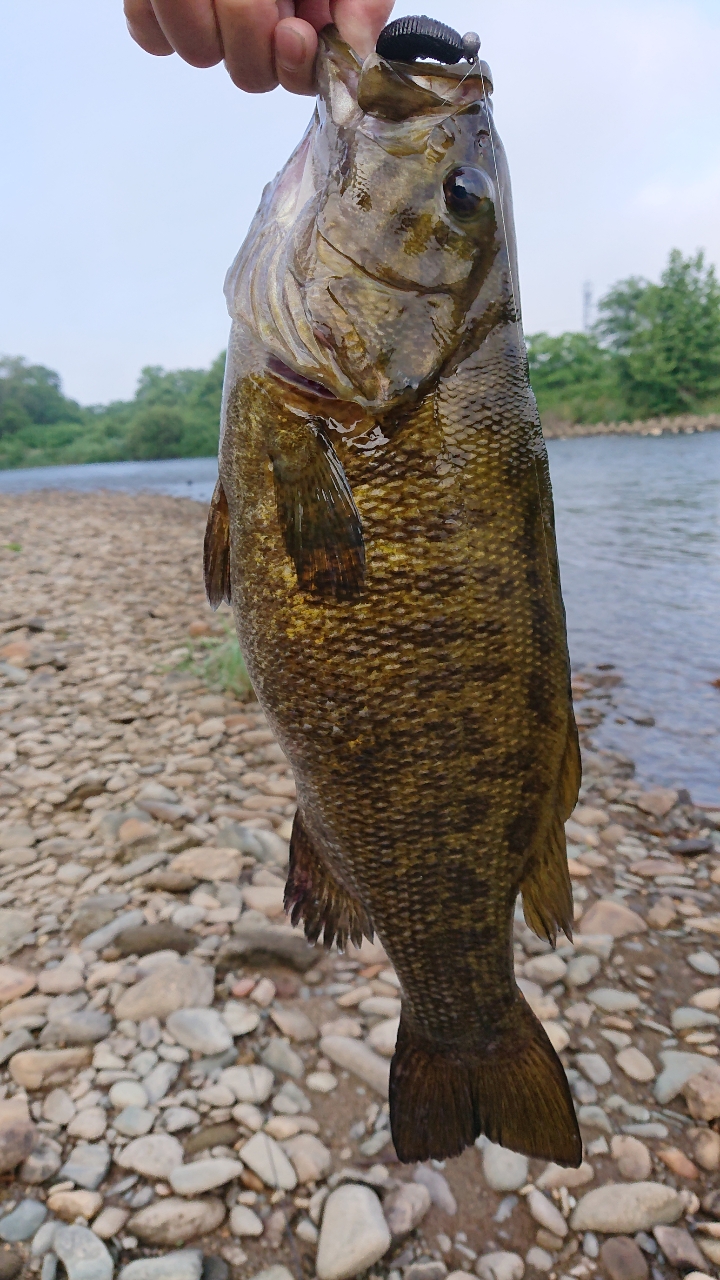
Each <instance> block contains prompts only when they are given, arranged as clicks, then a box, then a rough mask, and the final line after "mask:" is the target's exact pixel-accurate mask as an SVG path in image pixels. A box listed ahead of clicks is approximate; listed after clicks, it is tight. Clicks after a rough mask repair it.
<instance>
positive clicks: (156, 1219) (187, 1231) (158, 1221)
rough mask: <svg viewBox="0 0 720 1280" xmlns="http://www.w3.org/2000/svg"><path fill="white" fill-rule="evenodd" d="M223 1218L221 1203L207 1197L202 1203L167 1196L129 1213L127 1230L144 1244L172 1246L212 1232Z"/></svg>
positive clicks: (222, 1205) (200, 1201)
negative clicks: (136, 1211) (131, 1213)
mask: <svg viewBox="0 0 720 1280" xmlns="http://www.w3.org/2000/svg"><path fill="white" fill-rule="evenodd" d="M224 1218H225V1205H224V1204H223V1203H222V1201H221V1200H215V1199H213V1198H212V1197H210V1196H208V1197H206V1198H205V1199H204V1200H181V1199H180V1198H178V1197H176V1196H167V1197H165V1198H164V1199H162V1200H156V1201H155V1203H154V1204H150V1205H148V1206H147V1207H146V1208H144V1209H141V1210H140V1212H139V1213H135V1214H133V1216H132V1218H130V1220H129V1222H128V1223H127V1229H128V1231H130V1232H132V1234H133V1235H134V1236H137V1237H138V1239H139V1240H142V1241H143V1243H144V1244H150V1245H160V1246H162V1245H164V1246H168V1245H170V1246H172V1245H177V1244H184V1243H185V1241H186V1240H194V1239H195V1237H196V1236H204V1235H207V1234H208V1233H209V1232H210V1231H215V1230H216V1228H217V1227H219V1226H220V1224H221V1223H222V1221H223V1219H224Z"/></svg>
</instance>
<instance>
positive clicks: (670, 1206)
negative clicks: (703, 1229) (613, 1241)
mask: <svg viewBox="0 0 720 1280" xmlns="http://www.w3.org/2000/svg"><path fill="white" fill-rule="evenodd" d="M682 1212H683V1202H682V1199H681V1198H680V1195H679V1194H678V1192H677V1191H674V1190H673V1188H672V1187H668V1186H665V1185H664V1183H660V1182H634V1183H632V1182H631V1183H625V1182H623V1183H620V1182H608V1183H606V1185H605V1186H604V1187H597V1188H596V1189H595V1190H594V1191H588V1193H587V1195H584V1196H583V1198H582V1200H580V1202H579V1203H578V1205H577V1206H576V1208H575V1209H574V1210H573V1214H572V1217H571V1219H570V1225H571V1227H572V1229H573V1231H602V1232H607V1233H608V1234H612V1235H634V1234H635V1232H636V1231H651V1230H652V1228H653V1227H657V1226H659V1225H660V1224H661V1223H672V1222H676V1221H677V1219H678V1218H679V1217H680V1216H681V1214H682Z"/></svg>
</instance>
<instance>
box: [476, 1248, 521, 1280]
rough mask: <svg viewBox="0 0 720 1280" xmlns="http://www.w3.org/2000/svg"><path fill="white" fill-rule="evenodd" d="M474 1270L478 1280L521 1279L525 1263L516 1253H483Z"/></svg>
mask: <svg viewBox="0 0 720 1280" xmlns="http://www.w3.org/2000/svg"><path fill="white" fill-rule="evenodd" d="M475 1271H476V1273H477V1275H478V1276H479V1277H480V1280H523V1276H524V1275H525V1263H524V1262H523V1260H522V1258H521V1257H520V1255H519V1254H518V1253H506V1252H498V1253H485V1254H483V1256H482V1257H481V1258H478V1260H477V1263H476V1264H475Z"/></svg>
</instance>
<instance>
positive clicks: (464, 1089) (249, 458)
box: [204, 27, 581, 1166]
mask: <svg viewBox="0 0 720 1280" xmlns="http://www.w3.org/2000/svg"><path fill="white" fill-rule="evenodd" d="M319 45H320V47H319V54H318V62H317V78H318V96H317V102H316V109H315V112H314V115H313V118H312V121H311V123H310V125H309V127H308V129H307V132H306V133H305V135H304V137H303V138H302V140H301V142H300V143H299V145H298V147H297V148H296V150H295V151H294V153H293V154H292V156H291V157H290V159H289V160H288V162H287V164H286V165H285V167H284V168H283V169H282V170H281V172H280V173H279V174H278V175H277V177H276V178H275V179H274V180H273V181H272V182H271V183H270V184H269V185H268V186H267V187H266V188H265V190H264V192H263V195H262V199H261V203H260V206H259V209H258V211H257V214H256V215H255V218H254V220H253V222H252V224H251V226H250V229H249V231H248V233H247V236H246V239H245V241H244V244H243V246H242V248H241V250H240V252H239V254H238V256H237V258H236V260H235V262H234V264H233V265H232V267H231V268H230V271H229V273H228V276H227V281H226V296H227V301H228V307H229V311H230V315H231V317H232V327H231V334H230V341H229V348H228V359H227V371H226V379H225V388H224V397H223V424H222V433H221V443H220V450H219V479H218V484H217V487H216V490H215V494H214V496H213V500H212V504H211V509H210V514H209V518H208V526H207V533H206V539H205V551H204V565H205V581H206V587H207V593H208V598H209V600H210V603H211V604H212V605H213V607H217V606H218V605H219V604H220V603H221V602H222V601H227V602H228V603H231V604H232V607H233V610H234V615H235V623H236V628H237V634H238V638H239V642H240V646H241V649H242V652H243V655H244V657H245V661H246V664H247V668H248V672H249V675H250V678H251V680H252V684H253V686H254V689H255V693H256V696H257V698H258V700H259V702H260V704H261V706H262V708H263V709H264V711H265V714H266V716H267V719H268V721H269V724H270V726H271V727H272V729H273V730H274V732H275V734H276V735H277V739H278V741H279V743H280V746H281V747H282V749H283V751H284V752H285V754H286V756H287V758H288V760H289V762H290V764H291V767H292V770H293V773H294V776H295V780H296V784H297V796H298V806H297V812H296V815H295V818H294V823H293V828H292V837H291V841H290V860H289V872H288V879H287V885H286V890H285V904H286V909H287V911H288V912H289V913H290V916H291V919H292V921H293V923H294V924H296V925H297V924H300V923H301V924H302V925H303V926H304V930H305V933H306V935H307V937H308V938H309V939H310V940H311V941H313V942H317V941H321V942H322V943H323V944H324V945H325V946H326V947H329V946H331V945H332V944H335V945H336V946H337V947H338V948H339V949H343V948H345V947H346V946H348V945H349V944H353V945H355V946H359V945H360V944H361V943H362V939H363V938H368V939H372V938H373V937H374V936H375V935H377V936H378V937H379V938H380V940H381V942H382V944H383V946H384V947H385V950H386V952H387V954H388V956H389V958H390V960H391V962H392V964H393V966H394V968H395V970H396V973H397V975H398V979H399V982H400V986H401V994H402V1014H401V1018H400V1025H399V1031H398V1036H397V1045H396V1049H395V1053H394V1056H393V1058H392V1062H391V1068H390V1093H389V1098H390V1123H391V1131H392V1138H393V1142H394V1145H395V1150H396V1152H397V1155H398V1158H399V1159H400V1160H401V1161H403V1162H409V1161H417V1160H426V1159H428V1158H431V1157H432V1158H435V1159H444V1158H446V1157H451V1156H455V1155H458V1154H459V1153H460V1152H461V1151H462V1150H463V1149H464V1148H465V1147H467V1146H468V1145H470V1144H471V1143H473V1142H474V1141H475V1140H476V1139H477V1138H478V1136H479V1135H481V1134H484V1135H486V1137H487V1138H488V1139H490V1140H491V1141H492V1142H496V1143H500V1144H502V1145H503V1146H505V1147H509V1148H511V1149H514V1150H516V1151H519V1152H523V1153H525V1154H527V1155H529V1156H538V1157H542V1158H543V1159H549V1160H554V1161H557V1162H558V1163H560V1164H565V1165H572V1166H577V1165H578V1164H579V1163H580V1160H581V1141H580V1135H579V1131H578V1126H577V1120H576V1116H575V1111H574V1107H573V1103H572V1099H571V1095H570V1091H569V1087H568V1082H567V1078H566V1075H565V1072H564V1070H563V1067H562V1064H561V1062H560V1060H559V1058H558V1056H557V1054H556V1053H555V1050H554V1049H553V1047H552V1045H551V1043H550V1040H549V1038H548V1036H547V1034H546V1032H545V1030H544V1029H543V1026H542V1025H541V1023H540V1022H539V1021H538V1019H537V1018H536V1017H535V1015H534V1013H533V1012H532V1010H531V1009H530V1007H529V1005H528V1003H527V1002H526V1000H525V999H524V997H523V995H522V993H521V992H520V990H519V988H518V986H517V984H516V981H515V976H514V967H513V943H512V939H513V921H514V913H515V906H516V900H517V898H518V895H519V894H521V895H522V903H523V910H524V915H525V920H526V922H527V924H528V925H529V926H530V928H531V929H532V930H534V931H535V933H537V934H538V936H539V937H541V938H543V939H547V940H548V941H549V942H550V943H551V944H553V945H554V944H555V941H556V937H557V934H558V931H563V932H564V933H565V934H566V935H567V937H568V938H570V937H571V936H572V923H573V901H572V891H571V886H570V879H569V873H568V865H567V855H566V846H565V833H564V823H565V821H566V819H567V818H568V817H569V815H570V813H571V812H572V810H573V808H574V806H575V803H576V800H577V796H578V789H579V785H580V756H579V747H578V734H577V729H576V726H575V720H574V716H573V708H572V699H571V693H570V679H569V659H568V648H567V638H566V624H565V613H564V608H563V602H562V596H561V589H560V578H559V570H558V558H557V550H556V542H555V532H554V516H553V504H552V493H551V487H550V478H549V472H548V461H547V453H546V449H545V444H544V441H543V436H542V431H541V426H540V421H539V417H538V412H537V408H536V404H535V400H534V397H533V394H532V391H531V388H530V385H529V381H528V365H527V359H526V352H525V346H524V341H523V336H522V329H521V319H520V313H519V302H518V299H517V288H516V282H517V263H516V248H515V233H514V229H513V213H512V195H511V188H510V178H509V172H508V165H507V160H506V156H505V152H504V150H503V146H502V143H501V141H500V137H499V135H498V132H497V129H496V126H495V124H494V120H493V108H492V90H493V85H492V76H491V73H490V70H489V67H488V66H487V64H486V63H484V62H478V61H475V62H473V64H472V65H471V66H469V67H466V68H463V67H462V66H460V67H458V66H456V65H449V64H448V65H445V64H443V63H431V62H423V63H415V62H408V63H403V62H401V61H391V60H389V59H387V58H384V57H382V56H381V55H380V54H378V53H377V52H375V53H371V54H370V55H369V56H368V57H366V58H365V59H364V61H361V60H360V59H359V58H358V57H357V56H356V54H355V53H354V52H353V50H352V49H351V48H350V47H349V46H348V45H347V44H346V43H344V41H343V40H342V39H341V37H340V36H339V34H338V32H337V30H336V29H335V28H334V27H328V28H326V29H325V30H324V31H323V32H322V33H321V36H320V42H319ZM458 57H459V55H458ZM456 61H457V58H456Z"/></svg>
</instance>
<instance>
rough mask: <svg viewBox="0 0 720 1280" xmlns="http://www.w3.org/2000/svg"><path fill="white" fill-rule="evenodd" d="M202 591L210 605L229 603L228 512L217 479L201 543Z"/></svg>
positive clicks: (214, 606) (222, 490) (215, 607)
mask: <svg viewBox="0 0 720 1280" xmlns="http://www.w3.org/2000/svg"><path fill="white" fill-rule="evenodd" d="M203 572H204V575H205V594H206V595H207V598H208V600H209V602H210V604H211V606H212V608H213V609H217V607H218V605H220V604H222V602H223V600H226V601H227V603H228V604H230V513H229V511H228V503H227V498H226V497H225V490H224V489H223V487H222V483H221V481H220V480H218V482H217V484H216V485H215V492H214V493H213V496H212V502H211V503H210V510H209V512H208V521H207V526H206V529H205V544H204V547H203Z"/></svg>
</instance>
